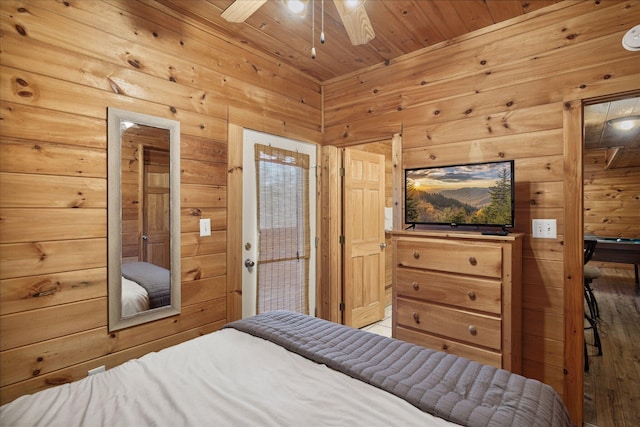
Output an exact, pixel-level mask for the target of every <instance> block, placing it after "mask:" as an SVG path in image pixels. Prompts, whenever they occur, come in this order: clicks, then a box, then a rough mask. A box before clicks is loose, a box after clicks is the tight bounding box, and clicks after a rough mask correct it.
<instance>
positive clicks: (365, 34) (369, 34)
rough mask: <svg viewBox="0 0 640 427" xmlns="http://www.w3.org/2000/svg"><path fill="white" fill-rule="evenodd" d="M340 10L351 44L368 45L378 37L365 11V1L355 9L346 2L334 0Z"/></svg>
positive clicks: (339, 13)
mask: <svg viewBox="0 0 640 427" xmlns="http://www.w3.org/2000/svg"><path fill="white" fill-rule="evenodd" d="M333 3H334V4H335V5H336V9H338V15H340V19H342V23H343V24H344V28H345V30H347V34H348V35H349V39H350V40H351V44H353V45H360V44H367V43H369V42H370V41H371V40H373V38H374V37H375V36H376V33H375V32H374V31H373V27H372V26H371V21H369V15H367V11H366V10H365V9H364V1H361V2H360V3H359V4H358V5H357V6H356V7H355V8H349V7H347V6H346V4H345V0H333Z"/></svg>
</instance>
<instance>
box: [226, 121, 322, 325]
mask: <svg viewBox="0 0 640 427" xmlns="http://www.w3.org/2000/svg"><path fill="white" fill-rule="evenodd" d="M256 144H259V145H263V146H271V147H275V148H278V149H282V150H288V151H292V152H296V153H301V154H306V155H308V156H309V157H308V158H309V168H308V171H307V173H308V193H309V194H308V195H307V196H308V197H306V200H308V206H307V207H306V208H305V215H307V216H308V225H309V233H308V234H306V235H305V236H304V237H302V236H296V237H294V238H291V237H288V238H287V239H288V240H289V241H292V240H295V239H301V238H304V239H308V240H309V241H308V242H305V243H306V245H308V249H309V256H308V268H305V269H304V274H305V275H307V276H308V277H306V279H307V280H308V290H307V292H306V299H307V301H306V303H307V310H308V314H311V315H315V313H316V283H315V277H316V262H315V260H316V245H315V242H316V166H317V160H316V159H317V154H316V153H317V146H316V145H314V144H309V143H304V142H300V141H295V140H291V139H287V138H283V137H278V136H275V135H269V134H265V133H262V132H256V131H253V130H250V129H244V131H243V166H242V170H243V175H242V176H243V180H242V181H243V182H242V191H243V196H242V199H243V201H242V206H243V208H242V239H243V240H242V251H243V257H242V259H243V263H244V265H243V269H242V317H243V318H245V317H250V316H253V315H255V314H256V313H257V307H258V305H257V301H258V296H259V294H260V295H264V292H265V291H264V289H265V288H262V291H260V292H259V291H258V280H259V274H258V273H259V271H261V272H263V273H262V275H261V277H260V281H261V282H262V283H264V280H265V279H266V280H268V281H269V282H270V283H273V284H277V280H278V278H277V274H276V275H275V276H274V277H270V278H267V275H266V274H264V269H263V267H265V266H266V265H267V263H270V262H273V261H272V259H273V258H275V256H271V255H269V254H265V253H262V254H261V253H260V249H259V247H260V234H261V233H262V234H264V235H267V234H270V233H271V232H272V231H273V228H268V227H278V228H284V226H286V225H292V224H291V223H292V222H293V221H291V220H290V219H289V216H288V215H287V216H286V218H285V219H283V220H282V221H281V222H283V224H279V225H276V226H269V225H266V226H265V224H264V216H265V215H264V213H263V220H262V221H261V220H259V213H258V188H257V180H256V174H257V171H256V159H255V156H256V155H255V146H256ZM290 172H291V171H288V173H290ZM263 175H264V173H263ZM273 185H275V184H268V185H266V186H267V187H268V186H273ZM287 185H288V186H290V185H295V183H294V182H288V183H287ZM262 187H263V188H262V191H263V192H264V191H265V189H264V187H265V185H264V184H263V186H262ZM275 191H276V192H277V189H275ZM290 210H291V209H290V208H287V212H288V211H290ZM230 214H232V213H230ZM261 223H262V224H261ZM261 228H262V232H260V230H261ZM263 238H264V236H263ZM263 242H264V240H263ZM263 247H264V243H263ZM267 250H269V251H271V250H270V249H265V248H263V252H265V251H267ZM272 252H275V251H272ZM265 255H266V256H265ZM285 257H286V255H285ZM289 258H292V257H290V256H289ZM294 258H295V257H294ZM260 260H262V261H260ZM295 262H296V260H295V259H293V260H291V259H290V260H289V261H284V262H280V264H281V265H286V264H287V263H289V264H291V263H295ZM284 268H285V269H286V268H287V267H284ZM299 271H303V270H299ZM278 308H279V309H289V308H288V307H278Z"/></svg>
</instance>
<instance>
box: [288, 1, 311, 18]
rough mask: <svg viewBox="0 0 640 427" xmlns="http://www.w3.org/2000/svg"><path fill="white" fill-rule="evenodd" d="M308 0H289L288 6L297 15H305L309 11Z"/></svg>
mask: <svg viewBox="0 0 640 427" xmlns="http://www.w3.org/2000/svg"><path fill="white" fill-rule="evenodd" d="M308 3H309V1H308V0H287V8H288V9H289V10H290V11H291V13H294V14H296V15H300V16H304V15H306V13H307V4H308Z"/></svg>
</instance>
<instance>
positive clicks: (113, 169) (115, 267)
mask: <svg viewBox="0 0 640 427" xmlns="http://www.w3.org/2000/svg"><path fill="white" fill-rule="evenodd" d="M107 124H108V129H107V132H108V151H107V162H108V289H109V293H108V297H109V331H115V330H119V329H123V328H127V327H130V326H134V325H139V324H142V323H146V322H150V321H153V320H157V319H162V318H164V317H168V316H173V315H176V314H179V313H180V288H181V285H180V276H181V274H180V123H179V122H178V121H175V120H171V119H165V118H160V117H154V116H149V115H145V114H140V113H134V112H131V111H125V110H119V109H116V108H108V109H107ZM136 125H137V126H138V128H140V129H144V127H149V129H148V130H149V131H157V130H162V129H164V130H166V131H167V135H168V139H167V147H166V150H167V151H168V155H169V157H168V162H166V163H168V166H169V178H168V184H169V196H168V198H167V199H166V200H168V203H169V209H168V214H169V218H168V220H167V222H168V229H169V230H168V231H169V237H168V239H167V241H168V243H169V247H168V248H167V249H166V254H167V255H168V258H169V260H168V266H169V268H168V270H169V275H168V276H169V283H170V291H169V295H168V296H169V298H170V299H169V301H168V304H167V303H166V302H162V303H161V304H158V306H157V307H154V306H153V304H152V305H150V308H148V309H143V310H142V311H139V312H136V313H135V314H132V315H128V316H123V307H122V294H123V292H122V285H123V276H122V264H123V263H122V261H123V198H122V195H123V191H122V183H123V179H122V175H123V174H122V171H123V169H122V156H123V131H122V130H123V129H128V128H129V127H130V126H136ZM139 147H145V144H143V143H142V142H140V144H139ZM143 151H146V150H143ZM135 155H136V160H132V162H133V163H138V162H137V158H140V157H142V158H144V153H142V154H141V153H140V150H136V153H135ZM164 158H165V159H166V155H164ZM135 169H138V170H139V169H140V168H138V166H137V165H136V166H135ZM138 173H139V175H140V174H141V172H138ZM139 195H140V196H142V195H143V190H140V191H139ZM141 198H142V197H137V198H135V199H136V200H133V201H132V204H139V203H140V202H141V200H140V199H141ZM165 203H166V202H165ZM138 221H139V222H141V221H142V218H139V219H138ZM134 234H135V235H136V237H135V239H137V241H138V242H142V241H143V239H144V240H145V242H144V244H145V245H146V240H147V239H146V237H147V236H146V234H145V233H144V232H143V231H142V229H141V228H140V227H138V229H137V230H135V231H134ZM141 246H142V245H141ZM133 259H134V260H136V256H134V257H133ZM137 260H138V261H140V259H137ZM139 264H151V263H139ZM151 267H152V268H155V264H154V265H152V266H151ZM133 286H136V285H135V284H134V285H133ZM140 289H141V291H142V292H143V294H144V289H143V288H140ZM149 295H151V294H149ZM149 295H148V296H149ZM162 301H165V300H162Z"/></svg>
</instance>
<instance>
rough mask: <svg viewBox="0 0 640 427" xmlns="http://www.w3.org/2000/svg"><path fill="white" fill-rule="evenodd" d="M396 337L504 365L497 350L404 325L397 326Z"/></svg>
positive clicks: (492, 364) (473, 358) (468, 357)
mask: <svg viewBox="0 0 640 427" xmlns="http://www.w3.org/2000/svg"><path fill="white" fill-rule="evenodd" d="M394 338H398V339H401V340H403V341H407V342H411V343H414V344H418V345H421V346H423V347H427V348H431V349H434V350H437V351H444V352H445V353H449V354H455V355H456V356H460V357H465V358H467V359H471V360H475V361H476V362H480V363H484V364H485V365H491V366H495V367H496V368H501V367H502V355H501V354H500V353H498V352H497V351H491V350H486V349H484V348H478V347H473V346H471V345H468V344H463V343H460V342H457V341H452V340H450V339H447V338H440V337H436V336H433V335H429V334H427V333H426V332H416V331H414V330H411V329H405V328H402V327H398V328H396V334H395V336H394Z"/></svg>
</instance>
